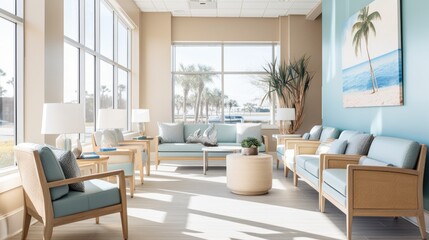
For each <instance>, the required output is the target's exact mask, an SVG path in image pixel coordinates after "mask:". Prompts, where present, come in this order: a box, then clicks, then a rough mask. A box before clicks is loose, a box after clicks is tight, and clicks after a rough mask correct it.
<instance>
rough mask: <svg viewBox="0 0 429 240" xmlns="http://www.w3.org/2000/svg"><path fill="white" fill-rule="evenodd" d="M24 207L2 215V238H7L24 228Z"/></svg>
mask: <svg viewBox="0 0 429 240" xmlns="http://www.w3.org/2000/svg"><path fill="white" fill-rule="evenodd" d="M23 211H24V208H22V207H21V208H18V209H16V210H14V211H12V212H10V213H7V214H5V215H1V216H0V239H2V240H3V239H7V238H8V237H11V236H13V235H16V234H18V233H19V232H21V230H22V216H23Z"/></svg>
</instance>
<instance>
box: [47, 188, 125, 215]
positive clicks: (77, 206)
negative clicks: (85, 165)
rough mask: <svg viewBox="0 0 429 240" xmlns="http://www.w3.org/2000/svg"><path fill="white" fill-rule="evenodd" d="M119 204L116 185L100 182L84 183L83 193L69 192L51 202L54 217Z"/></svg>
mask: <svg viewBox="0 0 429 240" xmlns="http://www.w3.org/2000/svg"><path fill="white" fill-rule="evenodd" d="M120 202H121V199H120V194H119V189H118V188H117V187H116V185H114V184H111V183H109V182H106V181H102V180H98V179H96V180H90V181H86V182H85V192H76V191H70V192H69V193H68V194H67V195H66V196H64V197H62V198H60V199H58V200H55V201H53V202H52V207H53V209H54V217H55V218H58V217H63V216H68V215H72V214H76V213H80V212H86V211H89V210H94V209H97V208H102V207H107V206H111V205H115V204H119V203H120Z"/></svg>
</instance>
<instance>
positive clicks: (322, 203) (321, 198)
mask: <svg viewBox="0 0 429 240" xmlns="http://www.w3.org/2000/svg"><path fill="white" fill-rule="evenodd" d="M325 202H326V199H325V197H324V196H323V195H322V192H320V193H319V208H320V212H322V213H323V212H325Z"/></svg>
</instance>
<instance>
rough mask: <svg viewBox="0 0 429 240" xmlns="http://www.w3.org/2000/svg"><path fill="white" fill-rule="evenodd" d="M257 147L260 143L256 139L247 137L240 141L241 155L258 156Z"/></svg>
mask: <svg viewBox="0 0 429 240" xmlns="http://www.w3.org/2000/svg"><path fill="white" fill-rule="evenodd" d="M259 146H261V143H260V142H259V140H258V139H256V138H253V137H248V138H246V139H244V140H243V141H241V147H242V149H241V154H243V155H258V150H259Z"/></svg>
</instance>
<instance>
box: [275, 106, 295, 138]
mask: <svg viewBox="0 0 429 240" xmlns="http://www.w3.org/2000/svg"><path fill="white" fill-rule="evenodd" d="M276 120H277V121H279V130H280V134H287V133H288V129H289V126H290V124H291V121H293V120H295V108H277V114H276Z"/></svg>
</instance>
